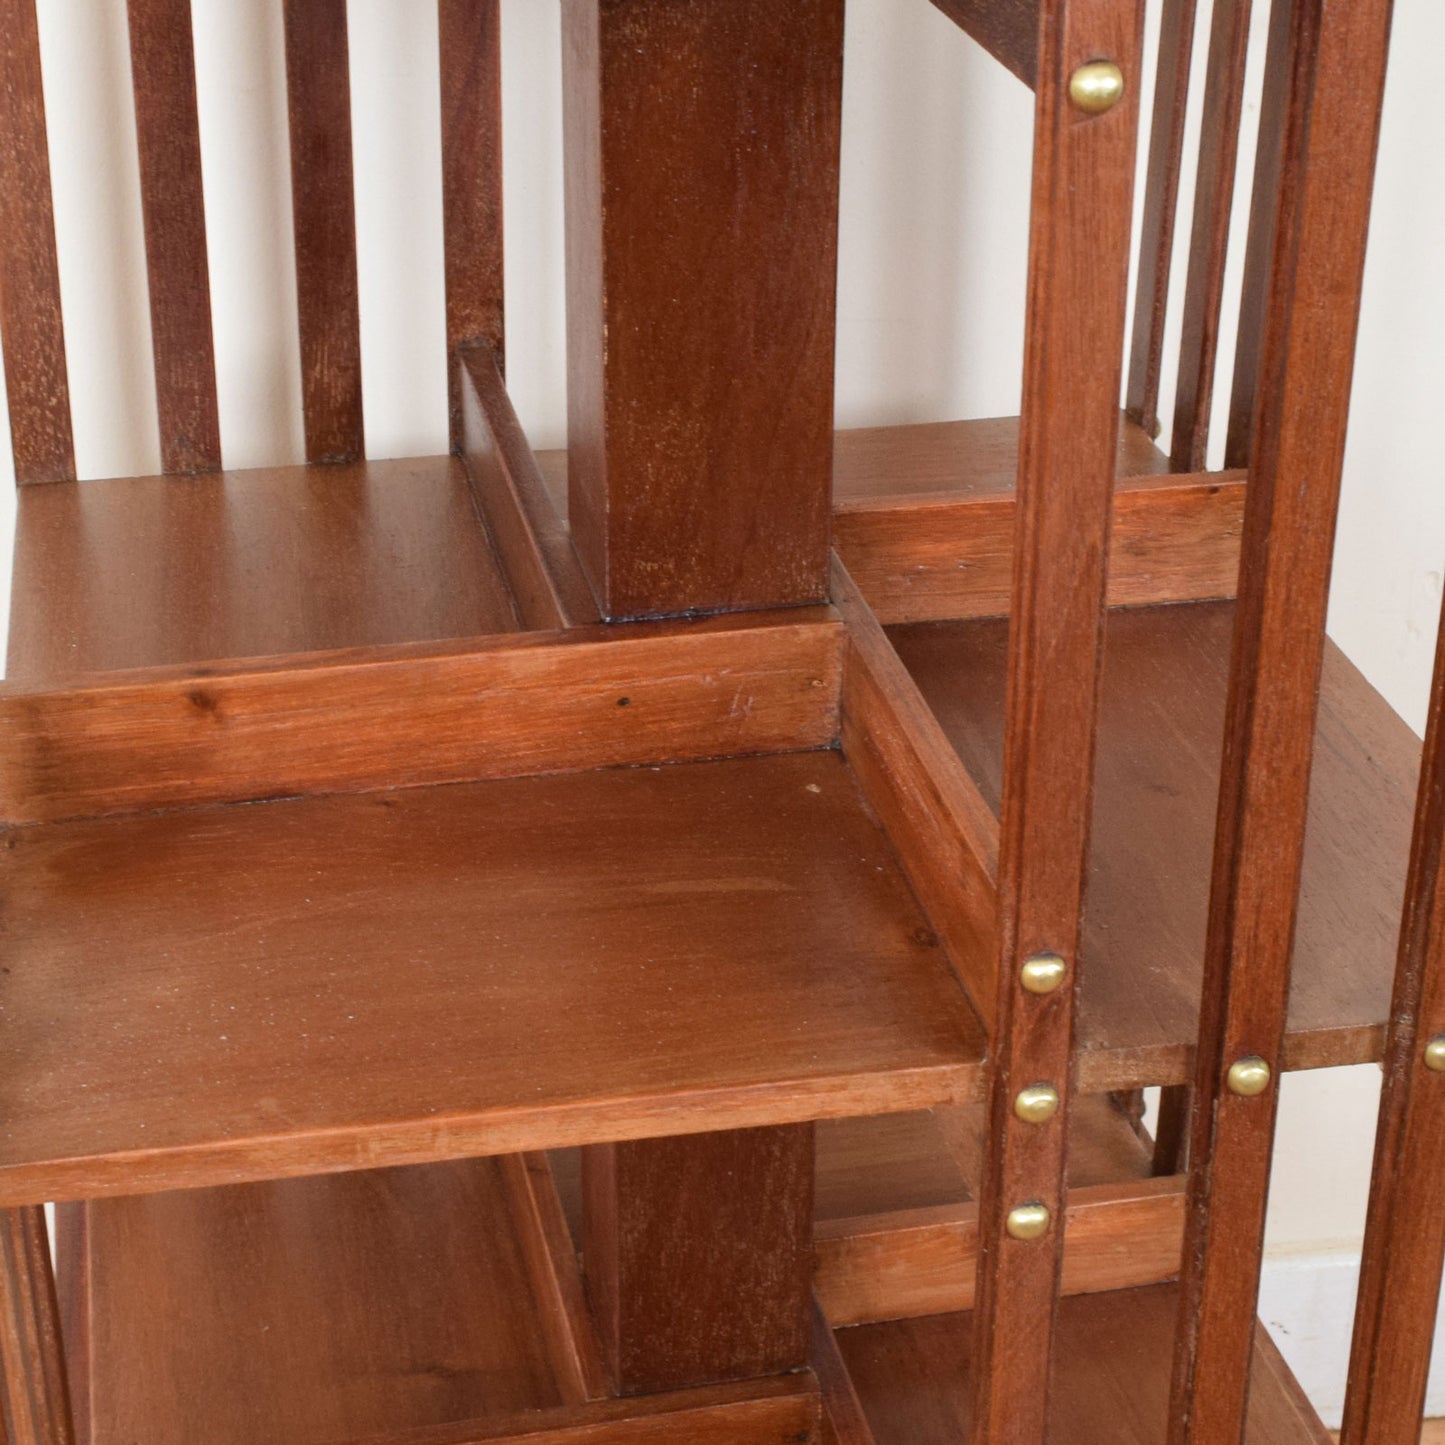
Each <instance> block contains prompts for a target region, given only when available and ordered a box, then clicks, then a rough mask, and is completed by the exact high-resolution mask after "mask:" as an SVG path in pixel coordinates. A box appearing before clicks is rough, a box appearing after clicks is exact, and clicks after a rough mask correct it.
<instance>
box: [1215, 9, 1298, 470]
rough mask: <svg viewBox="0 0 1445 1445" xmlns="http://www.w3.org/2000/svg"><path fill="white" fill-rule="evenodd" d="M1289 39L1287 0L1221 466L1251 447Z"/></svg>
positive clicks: (1241, 458)
mask: <svg viewBox="0 0 1445 1445" xmlns="http://www.w3.org/2000/svg"><path fill="white" fill-rule="evenodd" d="M1289 38H1290V3H1289V0H1273V4H1272V5H1271V7H1270V15H1269V44H1268V46H1267V48H1266V53H1265V60H1264V66H1265V69H1264V91H1263V95H1262V97H1261V99H1260V106H1259V141H1258V144H1257V147H1256V149H1255V153H1254V189H1253V193H1252V195H1251V199H1250V211H1249V235H1248V237H1247V238H1246V240H1245V246H1244V284H1243V287H1242V288H1241V291H1240V299H1239V330H1238V333H1237V335H1236V338H1235V347H1234V384H1233V387H1232V389H1231V391H1230V394H1229V430H1228V434H1227V436H1226V439H1225V444H1224V465H1225V466H1226V467H1247V466H1248V465H1249V453H1250V448H1251V447H1252V445H1253V442H1254V411H1255V404H1256V403H1257V401H1258V399H1259V367H1260V359H1261V354H1262V352H1263V350H1264V325H1265V314H1266V311H1267V309H1268V305H1269V277H1270V264H1271V261H1272V260H1273V257H1274V225H1275V218H1276V215H1277V214H1278V210H1279V207H1278V195H1279V181H1280V166H1281V164H1282V151H1281V146H1282V144H1283V140H1284V128H1285V114H1286V112H1287V110H1288V108H1289V85H1290V70H1289V60H1290V48H1289Z"/></svg>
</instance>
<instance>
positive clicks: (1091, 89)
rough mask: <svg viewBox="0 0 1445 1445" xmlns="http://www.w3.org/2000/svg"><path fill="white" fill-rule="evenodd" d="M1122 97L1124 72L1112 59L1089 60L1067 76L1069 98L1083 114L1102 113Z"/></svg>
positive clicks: (1116, 103) (1112, 106)
mask: <svg viewBox="0 0 1445 1445" xmlns="http://www.w3.org/2000/svg"><path fill="white" fill-rule="evenodd" d="M1123 98H1124V72H1123V71H1122V70H1120V69H1119V67H1118V66H1117V65H1115V64H1114V62H1113V61H1112V60H1091V61H1090V62H1089V63H1088V64H1087V65H1081V66H1080V67H1079V68H1078V69H1077V70H1076V71H1075V72H1074V73H1073V74H1072V75H1071V76H1070V77H1069V99H1070V100H1071V101H1073V103H1074V105H1075V106H1076V107H1077V108H1078V109H1079V110H1081V111H1083V112H1084V114H1085V115H1103V114H1104V112H1105V111H1108V110H1113V108H1114V107H1115V106H1116V105H1118V103H1119V102H1120V101H1121V100H1123Z"/></svg>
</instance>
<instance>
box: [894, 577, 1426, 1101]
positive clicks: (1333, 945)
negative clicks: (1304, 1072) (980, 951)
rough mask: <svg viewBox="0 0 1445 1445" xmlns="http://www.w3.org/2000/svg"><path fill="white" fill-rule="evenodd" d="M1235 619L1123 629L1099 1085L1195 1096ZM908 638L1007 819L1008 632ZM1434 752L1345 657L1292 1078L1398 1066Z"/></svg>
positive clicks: (1112, 662) (903, 646)
mask: <svg viewBox="0 0 1445 1445" xmlns="http://www.w3.org/2000/svg"><path fill="white" fill-rule="evenodd" d="M1233 614H1234V607H1233V604H1232V603H1228V602H1220V603H1195V604H1188V605H1180V606H1174V607H1155V608H1139V609H1130V610H1118V611H1114V612H1112V613H1111V614H1110V616H1109V626H1108V634H1107V642H1106V650H1105V663H1104V679H1103V698H1102V704H1101V719H1100V725H1099V758H1098V768H1097V774H1096V790H1095V799H1096V802H1095V815H1094V831H1093V864H1092V871H1091V874H1090V877H1089V884H1088V894H1087V898H1086V902H1085V920H1084V940H1083V952H1082V963H1083V976H1082V980H1081V987H1082V991H1083V992H1082V998H1081V1004H1080V1017H1079V1041H1080V1045H1081V1047H1082V1048H1083V1049H1084V1050H1085V1051H1086V1054H1092V1055H1093V1057H1092V1058H1088V1057H1086V1059H1085V1061H1084V1063H1083V1065H1082V1069H1083V1077H1084V1079H1085V1081H1086V1086H1087V1087H1091V1088H1109V1087H1121V1086H1124V1085H1126V1084H1129V1083H1170V1082H1177V1081H1183V1080H1184V1079H1185V1077H1186V1071H1187V1069H1188V1061H1189V1057H1190V1053H1191V1050H1192V1046H1193V1041H1194V1038H1195V1036H1196V1032H1197V1028H1198V1007H1199V989H1200V980H1201V972H1202V957H1203V948H1204V932H1205V920H1206V913H1207V909H1208V899H1209V875H1210V862H1211V851H1212V846H1213V837H1214V820H1215V808H1216V801H1217V791H1218V786H1219V759H1220V750H1221V747H1222V740H1223V730H1224V703H1225V691H1226V687H1227V680H1228V668H1229V649H1230V638H1231V627H1232V623H1233ZM889 636H890V637H891V638H892V640H893V643H894V645H895V646H896V647H897V648H898V651H899V653H900V655H901V656H902V658H903V661H904V662H905V663H906V664H907V666H908V668H909V670H910V671H911V672H912V674H913V676H914V677H915V678H916V679H917V681H918V684H919V686H920V688H921V689H922V691H923V693H924V695H925V697H927V699H928V701H929V703H930V705H931V706H932V707H933V708H934V710H935V712H936V713H937V714H938V717H939V720H940V722H941V723H942V724H943V727H944V730H945V731H946V732H947V733H948V735H949V737H950V739H951V740H952V741H953V744H954V746H955V747H956V748H957V749H958V750H959V753H960V754H961V756H962V758H963V761H964V763H965V764H966V766H967V767H968V769H969V771H970V772H971V773H972V774H973V776H974V777H975V779H976V780H977V781H978V784H979V786H980V788H981V789H982V790H983V793H984V796H985V797H986V798H987V799H988V800H989V802H990V804H991V805H992V806H993V807H994V808H995V809H996V808H997V807H998V800H999V792H1000V783H1001V778H1002V766H1003V693H1004V671H1005V650H1006V647H1007V640H1008V624H1007V621H1006V620H1002V619H1000V620H986V621H971V622H954V623H922V624H913V625H909V626H904V627H895V628H891V629H889ZM1419 758H1420V744H1419V740H1418V739H1417V738H1416V737H1415V735H1414V734H1413V733H1412V732H1411V731H1410V729H1409V728H1408V727H1407V726H1406V725H1405V723H1404V722H1402V721H1401V720H1400V718H1399V717H1397V716H1396V714H1395V713H1394V712H1393V711H1392V710H1391V709H1390V707H1389V706H1388V705H1387V704H1386V703H1385V702H1384V700H1383V699H1382V698H1381V697H1380V696H1379V694H1378V693H1376V692H1375V691H1374V690H1373V689H1372V688H1371V687H1370V686H1369V684H1368V683H1367V682H1366V681H1365V680H1364V678H1363V677H1362V676H1361V675H1360V673H1359V672H1358V670H1357V669H1356V668H1354V667H1353V666H1352V664H1351V663H1350V662H1349V661H1348V660H1347V659H1346V658H1345V657H1344V655H1343V654H1342V653H1341V652H1340V651H1339V650H1338V649H1337V648H1335V647H1334V646H1332V645H1331V646H1330V647H1329V648H1328V649H1327V652H1326V657H1325V666H1324V681H1323V693H1322V699H1321V707H1320V719H1319V727H1318V733H1317V737H1316V744H1315V758H1314V774H1313V783H1312V788H1311V793H1310V815H1309V828H1308V832H1307V835H1306V839H1305V862H1304V882H1303V887H1302V890H1301V898H1300V911H1299V924H1298V929H1297V932H1296V937H1295V958H1294V980H1293V987H1292V990H1291V994H1290V1010H1289V1030H1290V1037H1289V1040H1288V1044H1287V1048H1286V1056H1285V1057H1286V1064H1287V1065H1288V1066H1289V1067H1291V1068H1317V1067H1324V1066H1327V1065H1333V1064H1345V1063H1358V1062H1363V1061H1366V1060H1369V1059H1373V1058H1377V1057H1379V1053H1380V1049H1381V1047H1382V1044H1383V1037H1384V1035H1383V1030H1384V1021H1385V1019H1386V1017H1387V1015H1388V1012H1389V999H1390V984H1391V978H1392V975H1393V972H1394V964H1395V948H1396V940H1397V937H1398V932H1399V927H1400V908H1401V902H1402V897H1403V891H1404V879H1405V870H1406V864H1407V860H1408V854H1409V843H1410V827H1411V820H1412V815H1413V808H1414V796H1415V781H1416V774H1417V771H1418V768H1419Z"/></svg>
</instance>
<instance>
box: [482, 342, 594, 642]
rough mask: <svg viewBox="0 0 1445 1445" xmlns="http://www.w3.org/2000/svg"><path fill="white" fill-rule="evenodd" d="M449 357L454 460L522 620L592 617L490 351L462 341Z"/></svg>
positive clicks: (539, 625) (568, 543)
mask: <svg viewBox="0 0 1445 1445" xmlns="http://www.w3.org/2000/svg"><path fill="white" fill-rule="evenodd" d="M456 365H457V369H458V386H459V396H460V404H461V407H462V423H461V425H462V430H461V438H460V446H461V455H462V461H463V464H464V465H465V466H466V469H467V476H468V478H469V479H470V481H471V484H472V495H473V496H474V497H475V498H476V500H477V506H478V508H479V509H480V511H481V514H482V518H483V520H484V521H485V522H486V525H487V529H488V531H489V533H490V534H491V537H492V540H493V542H494V544H495V546H496V548H497V552H498V554H499V556H500V559H501V563H502V568H503V570H504V572H505V574H506V577H507V582H508V585H509V589H510V591H511V593H512V596H513V598H514V599H515V603H516V609H517V616H518V618H519V619H520V621H521V624H522V626H523V627H525V628H531V629H538V630H544V629H550V628H558V627H573V626H576V625H578V624H582V623H589V622H597V621H598V620H599V616H600V614H599V612H598V608H597V600H596V598H594V597H593V595H592V589H591V587H590V586H589V585H588V583H587V578H586V575H585V574H584V573H583V571H582V564H581V563H580V562H579V561H578V559H577V553H576V552H575V551H574V550H573V547H572V537H571V534H570V533H569V532H568V530H567V522H566V519H565V517H563V516H562V515H560V514H559V513H558V510H557V508H556V506H555V504H554V503H553V500H552V496H551V493H550V492H549V491H548V490H547V485H546V483H545V482H544V481H543V479H542V474H541V472H540V470H539V468H538V466H537V458H536V455H535V453H533V451H532V449H531V447H530V446H529V445H528V444H527V438H526V436H525V435H524V433H523V431H522V426H521V423H520V422H519V421H518V420H517V414H516V412H515V411H514V410H513V409H512V402H511V398H510V397H509V396H508V395H507V389H506V386H505V385H504V384H503V382H502V375H501V372H500V371H499V370H498V368H497V362H496V358H495V357H494V356H493V355H492V353H491V352H489V351H486V350H484V349H482V348H480V347H469V348H467V349H465V350H463V351H462V352H461V353H460V354H459V356H458V357H457V363H456Z"/></svg>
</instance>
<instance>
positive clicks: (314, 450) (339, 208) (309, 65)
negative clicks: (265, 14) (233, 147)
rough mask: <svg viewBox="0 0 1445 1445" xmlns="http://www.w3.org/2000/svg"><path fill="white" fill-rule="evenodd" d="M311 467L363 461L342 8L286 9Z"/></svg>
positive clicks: (326, 4) (302, 5) (304, 5)
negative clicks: (321, 464)
mask: <svg viewBox="0 0 1445 1445" xmlns="http://www.w3.org/2000/svg"><path fill="white" fill-rule="evenodd" d="M285 16H286V98H287V110H288V113H289V115H290V126H291V197H292V213H293V217H294V221H295V235H296V306H297V312H298V315H299V318H300V331H301V402H302V412H303V414H304V417H305V423H306V459H307V460H308V461H311V462H352V461H357V460H359V459H360V458H362V457H364V456H365V455H366V434H365V424H364V421H363V417H362V404H361V320H360V302H359V299H358V291H357V275H356V204H355V196H354V190H353V180H352V166H351V83H350V81H351V72H350V65H349V60H348V46H347V35H346V0H285Z"/></svg>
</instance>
